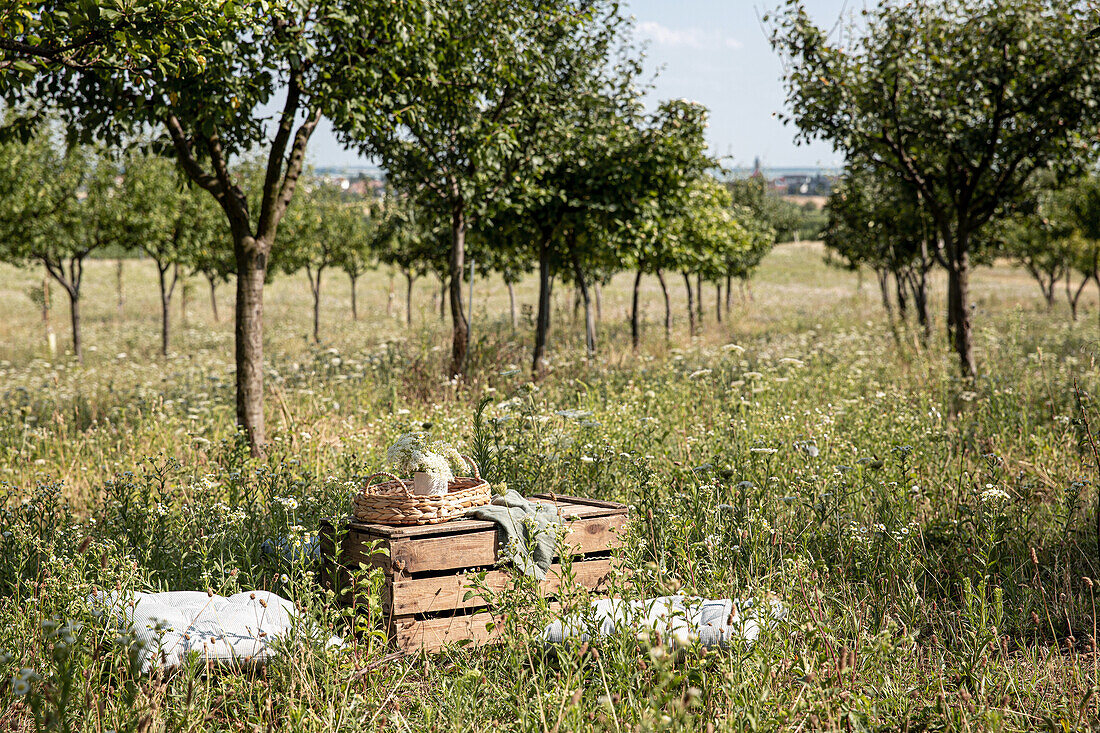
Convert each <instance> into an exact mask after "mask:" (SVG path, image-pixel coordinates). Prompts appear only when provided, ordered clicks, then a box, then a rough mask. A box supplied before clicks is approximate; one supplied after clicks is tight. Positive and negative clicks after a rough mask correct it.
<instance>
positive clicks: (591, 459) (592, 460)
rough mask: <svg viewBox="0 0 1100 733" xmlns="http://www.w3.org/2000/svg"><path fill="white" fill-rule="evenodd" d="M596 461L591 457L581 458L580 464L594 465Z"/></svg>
mask: <svg viewBox="0 0 1100 733" xmlns="http://www.w3.org/2000/svg"><path fill="white" fill-rule="evenodd" d="M595 462H596V459H595V458H593V457H592V456H581V463H595Z"/></svg>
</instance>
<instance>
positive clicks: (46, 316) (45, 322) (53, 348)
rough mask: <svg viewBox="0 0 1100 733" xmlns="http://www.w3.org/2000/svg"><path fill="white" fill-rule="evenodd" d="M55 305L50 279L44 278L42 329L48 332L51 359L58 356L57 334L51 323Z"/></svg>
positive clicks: (47, 341)
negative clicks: (51, 310) (51, 294)
mask: <svg viewBox="0 0 1100 733" xmlns="http://www.w3.org/2000/svg"><path fill="white" fill-rule="evenodd" d="M52 307H53V303H52V302H51V301H50V278H48V277H44V278H42V328H43V329H45V331H46V347H47V348H48V349H49V351H50V357H54V356H56V355H57V334H55V333H54V332H53V324H52V323H51V322H50V309H51V308H52Z"/></svg>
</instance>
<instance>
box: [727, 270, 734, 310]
mask: <svg viewBox="0 0 1100 733" xmlns="http://www.w3.org/2000/svg"><path fill="white" fill-rule="evenodd" d="M732 297H733V275H726V315H727V316H728V315H729V314H730V298H732Z"/></svg>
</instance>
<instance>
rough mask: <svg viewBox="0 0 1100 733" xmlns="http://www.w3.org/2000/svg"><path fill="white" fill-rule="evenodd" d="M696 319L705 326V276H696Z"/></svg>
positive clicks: (701, 325)
mask: <svg viewBox="0 0 1100 733" xmlns="http://www.w3.org/2000/svg"><path fill="white" fill-rule="evenodd" d="M695 320H696V322H697V323H698V324H699V327H700V328H702V327H703V276H702V275H696V276H695Z"/></svg>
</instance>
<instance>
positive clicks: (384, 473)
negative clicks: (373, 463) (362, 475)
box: [363, 471, 412, 496]
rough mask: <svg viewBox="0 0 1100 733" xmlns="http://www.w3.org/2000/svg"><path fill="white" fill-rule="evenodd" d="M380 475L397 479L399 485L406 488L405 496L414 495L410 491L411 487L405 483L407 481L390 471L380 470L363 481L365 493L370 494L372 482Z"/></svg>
mask: <svg viewBox="0 0 1100 733" xmlns="http://www.w3.org/2000/svg"><path fill="white" fill-rule="evenodd" d="M379 476H385V477H386V478H388V479H391V480H393V481H396V482H397V483H398V485H399V486H400V487H401V488H402V489H403V490H404V492H405V496H411V495H412V494H410V493H409V487H408V486H406V485H405V482H404V481H402V480H401V479H399V478H398V477H397V476H394V475H393V474H392V473H390V472H388V471H379V472H378V473H372V474H371V475H370V476H367V480H366V481H364V482H363V493H364V494H369V493H370V489H371V485H370V482H371V481H374V480H375V479H376V478H378V477H379Z"/></svg>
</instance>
